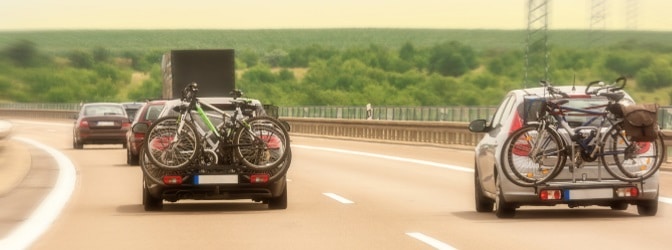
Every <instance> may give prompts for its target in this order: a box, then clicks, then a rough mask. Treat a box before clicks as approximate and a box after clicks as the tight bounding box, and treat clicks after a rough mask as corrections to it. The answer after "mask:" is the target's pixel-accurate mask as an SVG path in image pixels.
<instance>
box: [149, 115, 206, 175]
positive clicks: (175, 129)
mask: <svg viewBox="0 0 672 250" xmlns="http://www.w3.org/2000/svg"><path fill="white" fill-rule="evenodd" d="M180 125H182V126H180ZM144 146H145V149H146V154H147V158H148V159H149V160H150V161H151V163H153V164H155V165H157V166H158V167H161V168H167V169H179V168H182V167H184V166H187V165H188V164H189V163H191V162H192V161H193V160H194V159H196V157H197V156H198V152H200V151H201V144H200V141H199V139H198V133H197V132H196V129H195V128H194V125H193V124H192V123H191V122H189V121H185V120H182V123H179V122H178V118H177V117H172V116H169V117H163V118H160V119H158V120H156V121H155V122H154V123H153V124H152V126H151V127H150V128H149V131H148V132H147V134H146V135H145V141H144Z"/></svg>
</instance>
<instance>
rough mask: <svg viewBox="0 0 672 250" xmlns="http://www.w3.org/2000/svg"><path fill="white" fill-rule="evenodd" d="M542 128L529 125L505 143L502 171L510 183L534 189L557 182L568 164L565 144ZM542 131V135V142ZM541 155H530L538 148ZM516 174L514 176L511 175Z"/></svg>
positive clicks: (549, 130)
mask: <svg viewBox="0 0 672 250" xmlns="http://www.w3.org/2000/svg"><path fill="white" fill-rule="evenodd" d="M540 126H541V125H539V124H530V125H526V126H524V127H522V128H520V129H518V130H516V131H515V132H513V133H512V134H511V135H510V136H509V138H507V139H506V141H505V142H504V147H503V149H502V154H503V155H502V157H501V160H502V163H503V164H502V171H503V172H504V175H505V176H506V177H507V179H509V180H510V181H511V182H513V183H515V184H516V185H519V186H524V187H531V186H535V185H539V184H543V183H545V182H547V181H549V180H551V179H553V178H555V177H556V176H557V175H558V174H559V173H560V171H561V170H562V168H563V167H564V166H565V162H566V161H567V152H566V150H565V141H564V140H563V139H562V138H561V137H560V135H559V134H558V133H557V132H556V131H555V130H553V129H551V128H548V127H545V128H543V129H540ZM539 131H542V132H544V133H542V136H541V138H540V137H539ZM535 145H540V147H539V148H538V149H537V150H538V151H539V153H537V154H536V155H535V156H532V155H530V154H531V153H532V151H533V149H534V148H535ZM512 174H513V175H512Z"/></svg>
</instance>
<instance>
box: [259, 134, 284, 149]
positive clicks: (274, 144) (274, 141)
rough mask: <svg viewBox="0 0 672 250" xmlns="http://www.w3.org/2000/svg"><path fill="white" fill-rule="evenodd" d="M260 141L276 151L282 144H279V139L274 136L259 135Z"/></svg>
mask: <svg viewBox="0 0 672 250" xmlns="http://www.w3.org/2000/svg"><path fill="white" fill-rule="evenodd" d="M260 137H261V139H262V140H263V141H264V142H266V146H267V147H268V148H273V149H277V148H280V146H281V144H282V142H280V138H278V136H276V135H261V136H260Z"/></svg>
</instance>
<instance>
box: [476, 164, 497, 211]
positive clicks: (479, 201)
mask: <svg viewBox="0 0 672 250" xmlns="http://www.w3.org/2000/svg"><path fill="white" fill-rule="evenodd" d="M479 179H480V178H479V174H478V170H477V169H476V168H475V169H474V198H475V201H476V212H479V213H486V212H492V209H493V206H494V204H495V202H494V201H493V200H492V199H490V198H489V197H486V196H485V195H483V188H482V187H481V181H480V180H479Z"/></svg>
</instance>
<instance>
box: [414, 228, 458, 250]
mask: <svg viewBox="0 0 672 250" xmlns="http://www.w3.org/2000/svg"><path fill="white" fill-rule="evenodd" d="M406 235H408V236H411V237H413V238H415V239H416V240H419V241H422V242H424V243H425V244H427V245H430V246H432V247H434V248H436V249H440V250H457V248H454V247H452V246H450V245H448V244H446V243H443V242H441V241H439V240H437V239H434V238H432V237H429V236H427V235H424V234H422V233H418V232H411V233H406Z"/></svg>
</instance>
